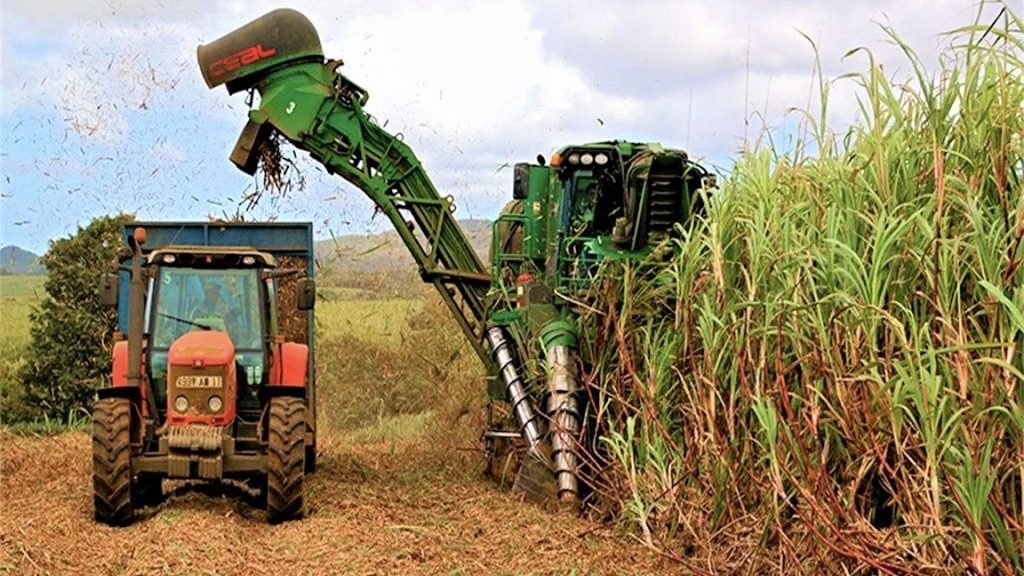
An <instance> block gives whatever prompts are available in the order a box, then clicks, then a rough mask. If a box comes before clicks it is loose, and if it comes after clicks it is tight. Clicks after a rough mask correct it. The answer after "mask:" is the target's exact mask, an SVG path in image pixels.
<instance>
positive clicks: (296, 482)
mask: <svg viewBox="0 0 1024 576" xmlns="http://www.w3.org/2000/svg"><path fill="white" fill-rule="evenodd" d="M267 435H268V442H267V519H268V520H269V521H270V523H271V524H277V523H278V522H284V521H285V520H291V519H293V518H300V517H302V513H303V508H302V484H303V475H304V474H305V456H306V446H305V435H306V419H305V403H304V402H303V400H302V399H301V398H287V397H276V398H271V399H270V425H269V426H268V427H267Z"/></svg>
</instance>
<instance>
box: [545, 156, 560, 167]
mask: <svg viewBox="0 0 1024 576" xmlns="http://www.w3.org/2000/svg"><path fill="white" fill-rule="evenodd" d="M548 164H550V165H551V166H553V167H555V168H558V167H559V166H561V165H562V156H561V155H559V154H558V152H555V153H554V154H552V155H551V161H550V162H548Z"/></svg>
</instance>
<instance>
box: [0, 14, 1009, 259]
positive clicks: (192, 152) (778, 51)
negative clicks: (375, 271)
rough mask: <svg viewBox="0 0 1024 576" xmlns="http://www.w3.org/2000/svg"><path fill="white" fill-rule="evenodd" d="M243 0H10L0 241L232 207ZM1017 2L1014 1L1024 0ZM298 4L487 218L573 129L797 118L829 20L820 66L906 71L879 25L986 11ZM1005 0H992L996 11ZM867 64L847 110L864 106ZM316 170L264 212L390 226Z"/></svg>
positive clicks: (245, 17) (677, 138) (926, 27)
mask: <svg viewBox="0 0 1024 576" xmlns="http://www.w3.org/2000/svg"><path fill="white" fill-rule="evenodd" d="M281 5H282V4H280V3H277V2H264V1H261V0H256V1H253V2H246V3H240V2H237V1H234V0H232V1H220V0H208V1H203V2H198V1H191V0H182V1H179V2H170V1H168V2H162V3H161V2H135V1H127V0H107V1H82V2H76V3H74V8H73V9H69V8H68V7H67V3H66V2H56V1H52V0H35V1H13V0H3V2H2V4H0V33H2V34H0V50H2V53H0V64H2V65H0V132H2V151H0V172H2V176H0V191H2V192H0V244H17V245H20V246H22V247H24V248H27V249H29V250H32V251H34V252H37V253H42V252H43V251H45V250H46V247H47V242H48V240H49V239H51V238H54V237H59V236H64V235H67V234H69V233H71V232H73V231H74V230H75V229H76V227H77V226H79V225H84V224H86V223H87V222H88V221H89V219H90V218H92V217H94V216H97V215H100V214H105V213H111V212H116V211H119V210H123V211H128V212H134V213H136V214H137V215H138V216H139V217H141V218H146V219H174V220H188V219H206V217H207V216H208V215H223V214H232V213H234V212H235V211H236V209H237V208H238V203H239V201H240V199H241V198H242V197H243V196H244V195H245V194H246V193H247V192H248V191H251V190H252V186H253V185H254V181H253V179H252V178H251V177H248V176H246V175H244V174H242V173H241V172H239V171H237V170H236V169H235V168H234V167H233V166H232V165H231V164H230V163H229V162H228V161H227V155H228V153H229V151H230V149H231V146H232V145H233V143H234V140H235V138H236V136H237V134H238V132H239V130H240V129H241V127H242V125H243V123H244V121H245V110H246V105H245V101H244V96H243V95H235V96H233V97H229V96H228V95H227V93H226V92H225V91H224V90H223V89H219V90H217V91H213V92H211V91H209V90H207V89H206V87H205V85H204V84H203V81H202V78H201V76H200V74H199V71H198V68H197V67H196V65H195V47H196V45H197V44H199V43H201V42H207V41H210V40H212V39H214V38H216V37H218V36H220V35H222V34H224V33H226V32H228V31H230V30H232V29H234V28H236V27H238V26H240V25H242V24H244V23H245V22H247V21H249V20H251V19H252V18H255V17H257V16H259V15H261V14H263V13H265V12H267V11H269V10H271V9H273V8H277V7H280V6H281ZM1011 5H1012V4H1011ZM289 6H291V7H294V8H296V9H298V10H299V11H301V12H303V13H305V14H306V15H307V16H309V18H310V19H311V20H312V21H313V23H314V25H315V26H317V28H318V29H319V31H320V35H321V38H322V40H323V43H324V49H325V52H326V54H327V56H328V57H342V58H343V59H344V60H345V62H346V67H345V69H344V70H345V73H346V74H347V75H348V76H350V77H351V78H352V79H353V80H355V81H356V82H358V83H360V84H361V85H363V86H364V87H365V88H367V89H368V90H369V92H370V96H371V97H370V103H369V106H368V109H369V110H370V112H372V113H373V114H374V115H375V116H377V118H378V119H379V120H380V121H381V122H383V121H385V120H386V121H387V122H388V125H387V126H388V128H389V129H391V130H394V131H401V132H403V133H404V135H405V139H406V142H408V143H409V144H410V145H411V146H412V147H413V149H414V150H415V151H416V152H417V154H418V155H419V157H420V159H421V160H423V162H424V164H425V166H426V168H427V172H428V174H429V175H430V176H431V177H432V179H433V180H434V182H435V184H436V186H437V187H438V189H439V190H440V191H441V192H442V194H452V195H454V196H455V197H456V199H457V203H458V205H459V215H460V216H462V217H477V218H491V217H493V216H494V215H495V214H496V213H497V211H498V209H499V208H500V207H501V206H502V205H503V204H504V202H505V200H506V199H507V198H508V197H509V195H510V188H511V186H510V180H511V173H510V171H509V170H507V169H503V168H502V166H503V165H505V164H506V163H514V162H517V161H524V160H530V159H532V158H533V157H535V156H536V154H537V153H544V154H545V155H547V154H548V153H550V152H551V150H553V149H554V148H556V147H558V146H560V145H562V144H567V143H570V142H576V141H587V140H599V139H600V140H603V139H611V138H626V139H632V140H657V141H661V142H663V143H664V144H666V145H670V146H674V147H682V148H686V149H687V150H688V151H689V152H690V153H691V155H692V156H695V157H699V158H704V159H705V160H706V161H707V162H708V163H709V164H712V165H714V166H716V167H718V168H720V169H727V168H728V165H729V159H730V158H731V157H733V155H734V154H735V152H736V151H737V150H738V149H740V148H741V147H742V145H743V143H744V140H745V139H746V140H748V141H749V140H751V139H754V138H756V137H757V135H758V134H759V133H761V128H762V126H763V125H764V124H766V123H767V124H768V126H769V127H771V128H773V129H775V131H776V133H777V134H782V135H783V138H786V137H787V135H792V134H794V133H795V132H797V131H798V130H799V120H798V117H797V116H795V115H792V114H788V115H787V110H789V109H790V108H791V107H794V106H796V107H805V106H807V105H808V103H813V91H812V88H813V85H814V82H813V77H812V67H813V52H812V50H811V47H810V45H809V44H808V43H807V41H806V40H805V39H804V38H803V37H802V36H801V35H800V33H798V30H799V31H801V32H803V33H805V34H807V35H808V36H809V37H811V38H812V39H814V40H815V42H816V43H817V45H818V47H819V51H820V54H821V59H822V63H823V67H824V69H825V75H826V77H828V78H836V77H838V76H840V75H841V74H843V73H845V72H849V71H856V70H862V69H863V66H864V58H863V57H853V58H848V59H843V55H844V54H845V53H846V52H847V51H848V50H849V49H851V48H854V47H857V46H866V47H868V48H870V49H871V50H872V51H873V52H875V53H876V55H877V57H878V58H879V60H880V61H882V62H884V63H885V65H886V71H887V73H889V74H890V75H892V76H895V77H909V70H908V69H907V65H906V64H905V60H904V59H903V58H902V57H901V56H900V55H899V54H898V51H897V50H896V49H895V48H894V47H893V46H892V45H891V43H890V42H887V40H886V35H885V33H884V32H883V30H882V29H881V25H882V24H885V25H889V26H892V27H893V28H895V29H896V30H897V31H898V32H899V34H900V35H901V36H902V37H904V38H905V39H906V40H908V41H909V42H910V43H911V44H912V45H913V46H914V47H915V49H916V50H917V51H918V52H919V53H920V55H921V57H922V59H923V60H924V61H925V63H926V64H929V65H934V62H935V60H936V57H937V54H938V53H939V51H940V50H941V49H942V47H943V46H945V45H947V44H948V43H949V37H948V36H944V35H943V33H944V32H947V31H949V30H951V29H953V28H955V27H957V26H960V25H965V24H968V23H970V22H971V21H972V20H973V18H974V16H975V14H976V13H977V11H978V5H977V4H976V3H974V2H969V1H966V0H932V1H924V0H907V1H899V2H896V1H893V2H882V1H875V0H853V1H849V2H843V3H839V2H798V1H794V0H789V1H787V0H782V1H774V2H772V1H767V0H751V1H724V0H723V1H713V0H681V1H673V2H668V1H642V2H635V3H629V8H628V9H627V8H625V6H626V4H625V3H622V2H618V1H614V0H595V1H591V2H572V1H569V2H559V3H557V4H553V3H548V2H540V1H536V2H531V1H526V0H523V1H509V2H493V3H487V2H449V1H438V2H376V3H367V2H348V1H345V2H330V3H326V2H312V1H295V2H291V3H290V4H289ZM997 10H998V6H991V5H990V6H987V7H985V8H984V12H985V13H986V14H988V13H991V14H994V13H995V12H996V11H997ZM856 109H857V103H856V98H855V91H854V87H853V85H852V83H851V82H850V81H841V82H838V83H837V84H836V86H835V87H834V90H833V97H832V103H831V114H830V122H831V123H832V124H833V126H835V127H836V128H838V129H841V128H842V127H843V126H844V125H845V124H848V123H849V122H851V121H853V119H854V118H855V116H856ZM299 163H300V166H301V167H302V169H303V171H304V173H305V175H306V180H307V182H306V188H305V190H303V191H298V192H293V193H292V194H291V195H289V196H288V197H286V198H282V199H279V200H277V201H276V202H273V203H271V202H268V201H266V200H264V202H263V203H262V204H261V205H260V206H259V207H257V209H256V210H254V211H253V212H252V213H251V214H249V215H248V218H251V219H265V218H268V217H271V216H274V217H277V218H278V219H279V220H291V219H302V220H312V221H313V222H314V224H315V226H316V229H317V235H318V236H320V237H326V236H329V235H330V234H331V233H334V234H350V233H362V232H367V231H375V230H379V229H382V228H383V227H384V225H385V224H386V223H385V222H384V221H383V219H382V218H378V219H377V220H372V219H371V215H372V206H371V205H370V203H369V202H368V201H367V200H365V199H364V198H363V197H362V195H361V194H360V193H359V192H358V191H357V190H354V189H353V188H352V187H351V186H349V185H348V184H346V183H344V182H342V181H340V180H338V179H335V178H331V177H327V176H326V175H323V174H322V173H321V172H320V171H319V170H318V169H317V167H316V166H314V165H313V164H312V163H310V162H305V161H302V160H301V159H300V162H299Z"/></svg>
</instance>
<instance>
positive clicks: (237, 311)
mask: <svg viewBox="0 0 1024 576" xmlns="http://www.w3.org/2000/svg"><path fill="white" fill-rule="evenodd" d="M148 262H149V266H150V268H151V269H152V272H151V274H152V278H153V282H152V289H151V290H150V301H149V304H148V306H147V309H148V310H149V318H148V322H147V324H148V326H149V329H148V332H149V334H150V346H149V350H148V352H149V354H148V356H149V358H148V360H149V366H150V376H151V382H152V387H153V392H154V394H155V396H156V400H157V405H158V406H160V407H161V408H162V409H164V410H166V412H165V414H166V415H167V422H168V423H169V424H171V425H175V424H185V423H190V422H202V423H207V424H216V425H221V426H223V425H226V424H228V423H229V422H230V421H231V420H232V419H233V418H234V416H235V414H236V412H240V413H241V415H242V416H243V418H244V419H245V420H255V419H256V418H258V416H259V414H258V411H259V409H260V407H261V404H260V399H259V393H260V390H261V389H262V386H263V385H264V384H265V383H266V382H265V380H266V378H267V377H268V376H269V374H270V371H269V370H268V361H269V354H268V350H269V344H270V343H271V340H272V339H271V336H270V335H271V334H274V333H276V330H275V328H276V326H277V310H276V306H275V302H276V300H277V298H276V295H275V290H276V287H275V284H274V281H273V277H274V270H275V268H276V262H275V260H274V257H273V256H272V255H270V254H267V253H265V252H259V251H255V250H247V249H244V248H237V249H236V248H217V249H211V248H210V247H188V246H177V247H176V246H169V247H166V248H161V249H159V250H154V251H153V252H152V253H150V255H149V259H148ZM225 387H226V388H225ZM222 388H224V389H223V390H222ZM227 388H230V390H228V389H227Z"/></svg>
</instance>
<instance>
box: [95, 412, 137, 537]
mask: <svg viewBox="0 0 1024 576" xmlns="http://www.w3.org/2000/svg"><path fill="white" fill-rule="evenodd" d="M131 422H132V407H131V401H130V400H128V399H127V398H106V399H103V400H100V401H99V402H97V403H96V405H95V407H94V408H93V412H92V487H93V504H94V506H95V514H96V520H97V521H99V522H103V523H105V524H109V525H111V526H124V525H126V524H128V523H129V522H131V521H132V517H133V516H134V513H135V509H134V507H133V506H132V465H131V453H132V446H131Z"/></svg>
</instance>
